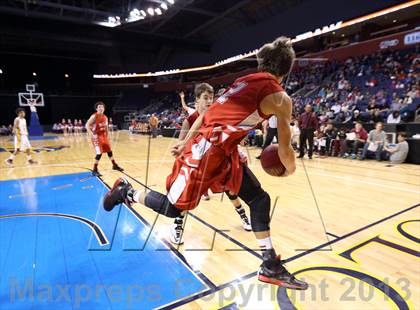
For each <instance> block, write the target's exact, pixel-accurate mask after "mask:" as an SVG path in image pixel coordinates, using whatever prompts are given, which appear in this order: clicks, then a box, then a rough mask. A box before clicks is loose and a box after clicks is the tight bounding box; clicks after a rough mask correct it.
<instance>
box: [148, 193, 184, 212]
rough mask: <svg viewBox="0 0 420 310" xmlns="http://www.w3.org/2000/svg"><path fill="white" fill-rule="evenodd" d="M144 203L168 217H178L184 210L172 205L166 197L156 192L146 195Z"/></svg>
mask: <svg viewBox="0 0 420 310" xmlns="http://www.w3.org/2000/svg"><path fill="white" fill-rule="evenodd" d="M144 202H145V205H146V207H148V208H150V209H152V210H154V211H155V212H157V213H159V214H162V215H165V216H167V217H172V218H174V217H178V216H180V215H181V213H182V210H180V209H178V208H177V207H175V206H174V205H173V204H171V203H170V201H169V200H168V197H167V196H166V195H162V194H161V193H158V192H155V191H151V192H149V193H148V194H147V195H146V198H145V201H144Z"/></svg>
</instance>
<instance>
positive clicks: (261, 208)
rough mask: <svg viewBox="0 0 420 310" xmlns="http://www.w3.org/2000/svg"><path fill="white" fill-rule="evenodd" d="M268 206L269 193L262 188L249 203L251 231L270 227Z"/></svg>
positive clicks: (269, 204)
mask: <svg viewBox="0 0 420 310" xmlns="http://www.w3.org/2000/svg"><path fill="white" fill-rule="evenodd" d="M270 206H271V199H270V195H268V194H267V192H265V191H263V190H262V192H261V193H260V194H259V195H258V196H256V197H255V199H254V200H253V201H252V202H251V203H249V209H250V213H251V225H252V231H267V230H269V229H270Z"/></svg>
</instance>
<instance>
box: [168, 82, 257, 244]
mask: <svg viewBox="0 0 420 310" xmlns="http://www.w3.org/2000/svg"><path fill="white" fill-rule="evenodd" d="M219 93H220V91H219ZM219 93H218V94H219ZM213 94H214V90H213V87H212V86H211V85H209V84H207V83H200V84H197V85H196V87H195V89H194V96H195V106H196V108H197V110H195V112H194V113H192V114H191V115H190V116H188V117H187V118H186V119H185V120H184V122H183V123H182V128H181V132H180V134H179V140H180V141H182V140H184V138H185V137H186V135H187V134H188V131H189V130H190V128H191V127H192V126H193V124H194V122H195V120H196V119H197V118H198V116H199V115H200V114H204V113H205V112H206V111H207V109H208V108H209V107H210V106H211V104H212V103H213ZM216 99H217V98H216ZM245 162H246V160H245ZM226 194H227V196H228V197H229V199H230V200H231V202H232V204H233V206H234V207H235V210H236V212H237V213H238V214H239V216H240V218H241V221H242V226H243V228H244V229H245V230H246V231H251V224H250V223H249V219H248V217H247V215H246V212H245V209H244V208H243V207H242V204H241V201H240V200H239V199H238V198H237V197H236V196H233V197H232V196H231V195H230V193H229V191H226ZM206 197H208V191H206V192H205V193H204V194H203V195H202V199H203V200H209V199H210V198H209V197H208V198H206ZM185 213H186V212H185V211H184V212H182V213H181V214H180V215H179V216H177V217H176V218H175V220H174V225H173V226H172V229H171V242H172V243H174V244H183V243H184V241H183V232H184V228H183V226H184V217H185Z"/></svg>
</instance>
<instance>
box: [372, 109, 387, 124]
mask: <svg viewBox="0 0 420 310" xmlns="http://www.w3.org/2000/svg"><path fill="white" fill-rule="evenodd" d="M371 113H372V116H371V119H370V121H371V122H372V123H375V124H376V123H383V121H384V119H383V117H382V115H381V112H380V111H379V109H375V110H371Z"/></svg>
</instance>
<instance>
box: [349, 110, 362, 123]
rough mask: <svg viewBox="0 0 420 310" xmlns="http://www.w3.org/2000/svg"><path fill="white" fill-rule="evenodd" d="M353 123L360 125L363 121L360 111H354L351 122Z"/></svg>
mask: <svg viewBox="0 0 420 310" xmlns="http://www.w3.org/2000/svg"><path fill="white" fill-rule="evenodd" d="M351 121H352V122H353V123H360V121H361V115H360V111H359V110H354V111H353V117H352V120H351Z"/></svg>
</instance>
